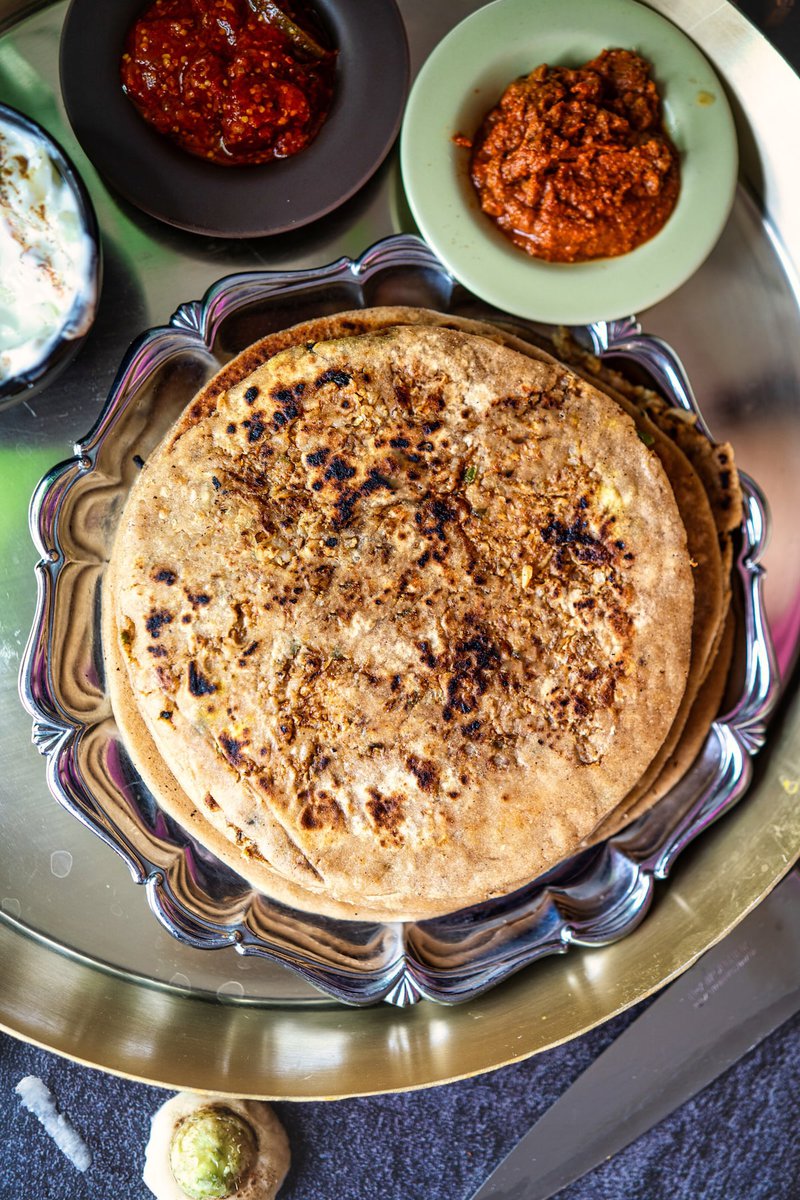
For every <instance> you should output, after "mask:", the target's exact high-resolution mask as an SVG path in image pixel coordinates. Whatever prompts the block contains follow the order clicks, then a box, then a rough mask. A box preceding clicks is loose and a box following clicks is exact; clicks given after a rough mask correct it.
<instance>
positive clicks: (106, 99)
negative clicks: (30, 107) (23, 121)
mask: <svg viewBox="0 0 800 1200" xmlns="http://www.w3.org/2000/svg"><path fill="white" fill-rule="evenodd" d="M314 4H315V7H316V9H317V11H318V12H319V14H320V17H321V18H322V20H323V21H324V23H325V25H326V27H327V28H328V30H329V31H330V34H331V39H332V41H333V44H334V45H335V46H336V47H337V48H338V51H339V55H338V62H337V77H336V94H335V97H334V102H333V107H332V109H331V112H330V115H329V116H328V119H327V120H326V122H325V124H324V125H323V126H322V129H321V130H320V132H319V133H318V135H317V137H316V138H315V139H314V141H313V142H312V143H311V145H310V146H308V147H307V148H306V149H305V150H303V151H301V152H300V153H299V154H297V155H296V156H294V157H292V158H288V159H281V160H276V161H274V162H270V163H265V164H263V165H261V166H234V167H229V166H223V165H219V164H217V163H210V162H205V161H204V160H203V159H200V158H195V157H193V156H192V155H191V154H189V153H187V152H186V151H185V150H182V149H181V148H180V147H179V146H177V145H174V144H173V143H172V142H170V141H169V139H167V138H166V137H164V136H163V135H161V134H160V133H158V132H156V130H155V129H153V128H152V127H151V126H150V125H148V124H147V123H146V122H145V121H144V120H143V118H142V117H141V116H140V115H139V113H138V112H137V111H136V109H135V108H134V106H133V104H132V103H131V102H130V100H129V99H128V98H127V96H126V95H125V94H124V92H123V90H122V85H121V83H120V75H119V64H120V58H121V56H122V50H123V44H124V41H125V35H126V33H127V32H128V29H129V28H130V26H131V25H132V24H133V22H134V20H135V19H136V17H137V15H138V14H139V13H140V12H141V11H142V10H143V8H145V7H146V0H114V2H113V3H105V4H98V3H97V0H72V3H71V5H70V7H69V10H68V12H67V15H66V19H65V21H64V28H63V33H62V37H61V61H60V69H61V89H62V93H63V96H64V104H65V106H66V110H67V115H68V117H69V119H70V121H71V123H72V127H73V129H74V131H75V135H76V137H77V138H78V141H79V142H80V143H81V145H82V147H83V149H84V150H85V151H86V154H87V155H88V156H89V158H90V159H91V161H92V162H93V164H94V165H95V167H96V168H97V170H98V171H99V172H100V173H101V174H102V175H103V176H104V177H105V179H106V180H107V182H108V183H109V184H110V185H111V186H112V187H113V188H115V189H116V191H118V192H119V193H120V194H121V195H122V196H124V197H125V199H126V200H129V201H130V202H131V203H132V204H135V205H136V206H137V207H138V208H140V209H142V210H143V211H144V212H146V213H149V214H150V215H151V216H153V217H156V218H158V220H161V221H165V222H166V223H167V224H168V225H175V226H177V227H178V228H180V229H188V230H189V231H191V232H193V233H201V234H205V235H207V236H210V237H230V238H247V237H261V236H264V235H265V234H272V233H282V232H284V231H286V230H288V229H296V228H298V227H299V226H301V225H306V224H308V222H310V221H314V220H316V219H317V218H318V217H321V216H324V215H325V213H328V212H330V211H331V210H332V209H334V208H337V207H338V206H339V205H340V204H342V203H344V201H345V200H348V199H349V198H350V197H351V196H352V195H353V194H354V193H355V192H356V191H357V190H358V189H359V188H360V187H361V186H362V185H363V184H364V183H366V181H367V180H368V179H369V178H370V176H371V175H372V174H373V173H374V172H375V171H376V170H377V168H378V167H379V166H380V164H381V162H382V161H383V159H384V158H385V157H386V155H387V153H388V152H389V149H390V147H391V145H392V143H393V141H394V139H395V137H396V136H397V132H398V130H399V128H400V121H401V118H402V114H403V107H404V104H405V99H406V93H407V90H408V75H409V64H408V45H407V42H406V35H405V27H404V25H403V20H402V17H401V16H400V13H399V11H398V9H397V5H396V4H395V2H394V0H314Z"/></svg>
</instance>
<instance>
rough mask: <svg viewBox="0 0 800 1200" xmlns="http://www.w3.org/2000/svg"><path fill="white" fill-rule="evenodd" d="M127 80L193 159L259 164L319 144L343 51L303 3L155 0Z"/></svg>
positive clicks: (162, 129) (156, 123) (144, 111)
mask: <svg viewBox="0 0 800 1200" xmlns="http://www.w3.org/2000/svg"><path fill="white" fill-rule="evenodd" d="M120 73H121V77H122V86H123V90H124V91H125V93H126V94H127V96H128V97H129V98H130V100H131V101H132V102H133V104H134V105H135V106H136V108H137V109H138V111H139V112H140V114H141V115H142V117H143V118H144V119H145V120H146V121H148V122H149V123H150V124H151V125H152V126H153V127H154V128H155V129H157V130H158V131H159V133H162V134H164V135H165V136H167V137H169V138H171V139H172V140H173V141H175V142H176V143H177V144H178V145H179V146H181V147H182V148H183V149H184V150H187V151H188V152H189V153H190V154H194V155H197V156H199V157H200V158H204V159H207V160H209V161H211V162H214V163H221V164H224V165H231V166H236V165H241V164H257V163H265V162H270V161H272V160H274V159H281V158H288V157H289V156H291V155H293V154H298V153H299V152H300V151H301V150H304V149H305V147H306V146H308V145H309V143H310V142H311V141H313V139H314V138H315V137H316V135H317V133H318V132H319V130H320V128H321V126H322V124H323V122H324V121H325V119H326V117H327V116H328V113H329V112H330V108H331V104H332V102H333V93H334V83H335V73H336V51H335V50H334V49H333V48H332V47H331V46H330V44H329V41H328V38H327V34H326V31H325V29H324V28H323V26H322V24H321V22H320V20H319V18H318V17H317V15H316V13H315V12H314V10H313V8H312V7H311V6H310V5H308V4H306V3H305V2H304V0H281V2H280V4H276V3H273V2H272V0H252V3H249V2H248V0H154V3H151V4H150V5H149V6H148V7H146V8H145V9H144V11H143V12H142V14H141V15H140V16H139V17H138V18H137V20H136V21H135V23H134V24H133V26H132V27H131V29H130V30H129V32H128V35H127V38H126V42H125V50H124V54H123V56H122V62H121V64H120Z"/></svg>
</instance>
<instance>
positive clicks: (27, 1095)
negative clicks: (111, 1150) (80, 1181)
mask: <svg viewBox="0 0 800 1200" xmlns="http://www.w3.org/2000/svg"><path fill="white" fill-rule="evenodd" d="M14 1091H15V1092H16V1093H17V1095H18V1096H19V1098H20V1100H21V1101H22V1104H23V1107H24V1108H27V1110H28V1112H31V1113H33V1115H34V1116H35V1117H36V1118H37V1120H39V1121H41V1123H42V1125H43V1126H44V1128H45V1130H46V1132H47V1133H49V1134H50V1137H51V1138H52V1139H53V1141H54V1142H55V1144H56V1145H57V1146H58V1148H59V1150H61V1151H62V1153H64V1154H66V1156H67V1158H68V1159H69V1160H70V1162H71V1163H72V1164H73V1166H75V1167H77V1168H78V1170H79V1171H86V1170H88V1168H89V1167H90V1166H91V1165H92V1155H91V1151H90V1150H89V1147H88V1146H87V1145H86V1143H85V1142H84V1140H83V1138H82V1137H81V1136H80V1134H79V1133H78V1132H77V1130H75V1129H74V1128H73V1126H72V1125H71V1124H70V1122H69V1121H68V1120H67V1118H66V1117H65V1116H63V1115H62V1114H61V1113H60V1112H59V1111H58V1109H57V1108H56V1102H55V1100H54V1098H53V1093H52V1092H51V1091H50V1090H49V1088H47V1087H45V1085H44V1084H43V1083H42V1081H41V1079H39V1077H38V1076H37V1075H26V1076H25V1078H24V1079H20V1081H19V1083H18V1084H17V1086H16V1087H15V1088H14Z"/></svg>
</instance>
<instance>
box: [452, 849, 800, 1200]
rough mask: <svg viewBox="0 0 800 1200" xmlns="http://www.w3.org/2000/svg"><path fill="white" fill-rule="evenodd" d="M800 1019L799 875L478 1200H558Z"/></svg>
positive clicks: (631, 1029) (566, 1101)
mask: <svg viewBox="0 0 800 1200" xmlns="http://www.w3.org/2000/svg"><path fill="white" fill-rule="evenodd" d="M798 1009H800V877H798V875H797V874H796V872H793V873H792V874H791V875H790V876H789V877H788V879H786V880H784V882H783V883H782V884H781V885H780V887H778V888H776V889H775V891H774V892H773V893H772V895H771V896H768V897H767V899H766V900H765V901H764V903H763V904H761V905H759V907H758V908H757V909H756V911H755V912H753V913H751V914H750V916H749V917H747V919H746V920H745V921H743V922H742V923H741V925H740V926H739V927H738V928H737V929H735V930H734V931H733V933H731V934H729V935H728V937H726V938H724V939H723V941H721V942H720V943H719V944H718V945H716V946H714V948H713V949H712V950H709V952H708V954H704V955H703V957H702V958H701V959H700V961H699V962H697V963H695V965H694V966H693V967H692V968H691V970H689V971H687V972H686V973H685V975H682V976H681V978H680V979H679V980H678V981H677V982H676V983H673V984H672V986H671V987H669V988H667V990H666V991H665V992H664V993H663V995H661V996H659V998H658V999H657V1000H656V1001H654V1003H653V1004H651V1005H650V1007H649V1008H648V1009H647V1010H646V1011H645V1012H644V1013H643V1014H642V1016H640V1017H638V1018H637V1020H635V1021H634V1022H633V1024H632V1025H629V1026H628V1028H627V1029H626V1030H624V1032H623V1033H621V1034H620V1036H619V1037H618V1038H617V1040H616V1041H615V1042H612V1044H611V1045H610V1046H609V1047H608V1049H607V1050H604V1051H603V1053H602V1054H601V1055H600V1056H599V1057H598V1058H596V1059H595V1061H594V1062H593V1063H592V1065H591V1066H590V1067H589V1068H588V1069H587V1070H586V1071H584V1072H583V1074H582V1075H580V1076H579V1077H578V1078H577V1079H576V1080H575V1082H574V1083H573V1084H571V1085H570V1086H569V1087H568V1088H567V1090H566V1091H565V1092H564V1093H563V1094H562V1095H561V1096H560V1097H559V1098H558V1100H557V1101H556V1103H555V1104H554V1105H553V1106H552V1108H549V1109H548V1110H547V1112H546V1113H545V1114H544V1116H542V1117H541V1118H540V1119H539V1120H538V1121H537V1122H536V1124H535V1125H534V1126H533V1128H532V1129H530V1130H529V1131H528V1133H526V1134H525V1136H524V1137H523V1138H522V1139H521V1140H520V1141H519V1142H518V1143H517V1145H516V1146H515V1147H514V1148H513V1150H512V1151H511V1152H510V1154H508V1155H507V1157H506V1158H505V1159H504V1160H503V1161H502V1162H501V1163H500V1165H499V1166H498V1167H497V1168H496V1170H494V1171H493V1172H492V1174H491V1175H490V1176H489V1178H488V1179H487V1180H486V1182H485V1183H484V1184H483V1185H482V1186H481V1187H480V1188H478V1190H477V1191H476V1192H475V1193H474V1194H473V1195H472V1196H470V1197H469V1200H549V1198H550V1197H551V1196H555V1194H556V1192H560V1191H561V1189H562V1188H565V1187H566V1186H567V1184H569V1183H572V1182H573V1180H576V1179H580V1178H581V1176H583V1175H585V1174H587V1172H588V1171H591V1170H592V1168H593V1167H596V1166H598V1165H599V1164H600V1163H602V1162H605V1161H607V1160H608V1159H609V1158H611V1156H612V1155H613V1154H616V1153H617V1151H619V1150H621V1149H622V1148H623V1146H627V1145H628V1144H629V1143H630V1142H632V1141H634V1139H635V1138H637V1137H639V1136H640V1135H641V1134H643V1133H645V1132H646V1130H648V1129H651V1128H652V1127H653V1126H654V1125H656V1124H657V1123H658V1122H659V1121H661V1120H663V1119H664V1117H666V1116H667V1115H668V1114H669V1113H671V1112H673V1111H674V1109H676V1108H677V1107H678V1106H679V1105H680V1104H683V1103H684V1102H685V1101H686V1100H688V1099H689V1098H690V1097H691V1096H694V1095H695V1094H696V1093H697V1092H699V1091H700V1090H701V1088H704V1087H706V1085H707V1084H709V1083H711V1081H712V1080H713V1079H716V1078H717V1076H718V1075H721V1074H722V1072H723V1071H725V1070H727V1068H728V1067H730V1066H732V1064H733V1063H735V1062H736V1061H737V1059H739V1058H741V1057H742V1055H743V1054H746V1053H747V1051H748V1050H752V1049H753V1047H754V1046H756V1045H758V1043H759V1042H760V1041H761V1040H762V1039H763V1038H765V1037H766V1036H767V1034H769V1033H771V1032H772V1031H773V1029H777V1027H778V1026H779V1025H781V1024H782V1023H783V1022H784V1021H787V1020H788V1019H789V1017H791V1016H792V1015H793V1014H794V1013H795V1012H797V1010H798Z"/></svg>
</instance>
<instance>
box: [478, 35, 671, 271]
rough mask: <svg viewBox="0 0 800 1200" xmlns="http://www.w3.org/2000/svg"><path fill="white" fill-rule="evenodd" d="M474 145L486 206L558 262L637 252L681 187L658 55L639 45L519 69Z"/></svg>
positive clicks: (530, 248)
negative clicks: (659, 84)
mask: <svg viewBox="0 0 800 1200" xmlns="http://www.w3.org/2000/svg"><path fill="white" fill-rule="evenodd" d="M457 141H459V142H460V144H467V145H469V144H470V143H469V142H468V140H467V139H462V138H459V139H457ZM471 146H472V155H471V161H470V171H471V175H472V182H473V184H474V186H475V188H476V190H477V193H478V197H479V199H480V204H481V208H482V209H483V211H484V212H485V213H486V214H487V215H488V216H489V217H491V218H492V219H493V220H494V221H495V222H496V223H497V225H498V227H499V228H500V229H501V230H502V232H503V233H504V234H505V235H506V236H507V237H509V238H510V239H511V241H512V242H513V243H514V244H515V245H516V246H519V247H521V248H522V249H523V250H525V251H526V252H527V253H528V254H531V255H533V256H534V257H536V258H542V259H546V260H548V261H550V262H565V263H571V262H584V261H587V260H590V259H596V258H611V257H616V256H618V255H620V254H627V253H628V251H630V250H633V249H634V248H635V247H636V246H639V245H641V244H642V243H643V242H646V241H648V240H649V239H650V238H652V237H653V236H654V235H655V234H656V233H658V231H659V230H660V229H661V228H662V226H663V225H664V224H665V223H666V221H667V218H668V217H669V215H670V213H671V212H672V210H673V208H674V207H675V204H676V201H677V199H678V192H679V190H680V164H679V157H678V152H677V150H676V148H675V146H674V145H673V144H672V142H671V141H670V139H669V137H668V136H667V134H666V132H665V131H664V128H663V125H662V115H661V99H660V96H659V94H658V90H657V88H656V85H655V83H654V81H653V79H652V78H651V76H650V64H649V63H648V62H647V61H646V60H645V59H643V58H642V57H640V55H638V54H635V53H633V51H630V50H604V51H603V52H602V53H601V54H599V55H598V56H597V57H596V58H595V59H593V60H592V61H591V62H588V63H586V65H585V66H583V67H580V68H578V69H575V70H571V69H568V68H564V67H550V66H547V65H543V66H540V67H537V68H536V69H535V70H534V71H532V72H531V73H530V75H528V76H525V77H523V78H521V79H517V80H515V81H514V82H513V83H512V84H510V86H509V87H508V88H507V89H506V91H505V92H504V93H503V95H502V97H501V98H500V101H499V102H498V104H497V105H496V107H494V108H493V109H492V110H491V111H490V112H489V113H488V114H487V116H486V118H485V119H484V121H483V123H482V125H481V127H480V129H479V130H478V133H477V134H476V136H475V138H474V139H473V141H472V143H471Z"/></svg>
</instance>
